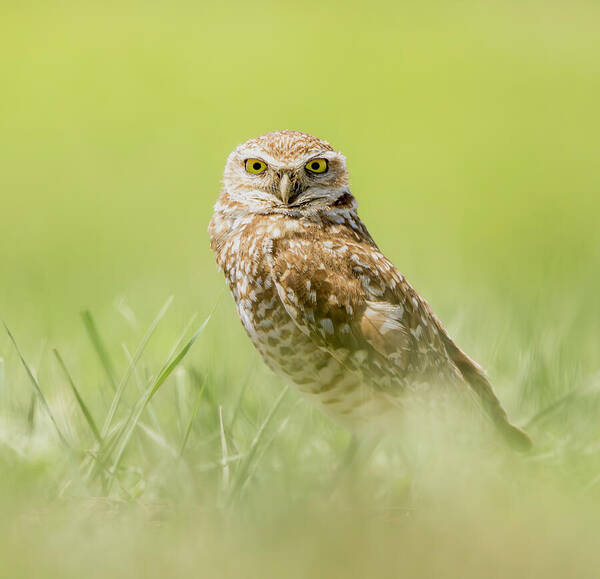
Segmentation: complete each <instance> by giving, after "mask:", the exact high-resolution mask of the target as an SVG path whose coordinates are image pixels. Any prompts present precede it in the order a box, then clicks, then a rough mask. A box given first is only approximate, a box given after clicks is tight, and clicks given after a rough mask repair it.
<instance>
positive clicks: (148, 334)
mask: <svg viewBox="0 0 600 579" xmlns="http://www.w3.org/2000/svg"><path fill="white" fill-rule="evenodd" d="M172 302H173V296H171V297H169V299H168V300H167V301H166V302H165V303H164V305H163V307H162V308H161V309H160V311H159V312H158V314H157V315H156V318H154V320H153V322H152V323H151V324H150V327H149V328H148V330H147V331H146V333H145V334H144V337H143V338H142V341H141V342H140V343H139V345H138V347H137V349H136V351H135V354H134V355H133V358H132V359H131V361H130V363H129V365H128V366H127V370H126V371H125V374H123V377H122V378H121V381H120V382H119V385H118V386H117V391H116V392H115V395H114V397H113V400H112V403H111V405H110V409H109V411H108V414H107V415H106V419H105V421H104V425H103V426H102V433H101V435H102V438H104V437H105V436H106V433H107V432H108V430H109V429H110V425H111V424H112V421H113V418H114V416H115V413H116V411H117V409H118V407H119V403H120V402H121V398H122V396H123V392H124V391H125V387H126V386H127V383H128V382H129V378H130V377H131V373H132V372H133V369H134V368H135V365H136V364H137V362H138V360H139V359H140V357H141V355H142V353H143V352H144V350H145V348H146V345H147V344H148V342H149V340H150V338H151V337H152V335H153V334H154V331H155V330H156V327H157V326H158V324H159V322H160V321H161V320H162V319H163V317H164V315H165V314H166V313H167V310H168V309H169V307H170V306H171V303H172Z"/></svg>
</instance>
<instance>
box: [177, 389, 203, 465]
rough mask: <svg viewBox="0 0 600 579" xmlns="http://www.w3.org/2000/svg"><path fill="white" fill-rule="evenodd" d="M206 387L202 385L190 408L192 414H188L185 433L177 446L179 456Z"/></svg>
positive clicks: (184, 445) (190, 430)
mask: <svg viewBox="0 0 600 579" xmlns="http://www.w3.org/2000/svg"><path fill="white" fill-rule="evenodd" d="M205 388H206V384H203V385H202V388H200V391H199V392H198V396H197V397H196V402H195V403H194V408H193V410H192V414H191V415H190V419H189V421H188V424H187V427H186V429H185V434H184V435H183V440H182V441H181V447H180V448H179V457H180V458H181V457H182V456H183V451H184V450H185V447H186V446H187V442H188V439H189V437H190V433H191V432H192V426H193V424H194V420H195V418H196V414H197V413H198V410H199V408H200V403H201V402H202V395H203V394H204V389H205Z"/></svg>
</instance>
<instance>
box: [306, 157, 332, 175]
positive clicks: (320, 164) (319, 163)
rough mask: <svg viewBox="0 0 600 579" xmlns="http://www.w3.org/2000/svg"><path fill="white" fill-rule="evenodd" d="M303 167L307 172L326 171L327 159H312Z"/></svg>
mask: <svg viewBox="0 0 600 579" xmlns="http://www.w3.org/2000/svg"><path fill="white" fill-rule="evenodd" d="M304 168H305V169H306V170H307V171H308V172H309V173H325V172H327V159H312V160H310V161H309V162H308V163H306V165H304Z"/></svg>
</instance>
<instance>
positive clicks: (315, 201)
mask: <svg viewBox="0 0 600 579" xmlns="http://www.w3.org/2000/svg"><path fill="white" fill-rule="evenodd" d="M223 184H224V190H225V191H226V192H227V195H228V196H229V198H230V199H231V200H232V201H235V202H237V203H240V204H241V205H242V206H244V207H245V208H246V209H247V210H250V211H253V210H254V211H267V212H268V211H275V212H286V211H295V212H297V211H303V210H310V209H314V208H315V207H319V206H321V207H322V206H325V205H326V204H327V203H329V202H331V201H333V200H335V199H337V198H338V197H340V196H342V195H344V193H348V175H347V172H346V159H345V157H344V156H343V155H342V154H341V153H338V152H336V151H334V150H333V147H332V146H331V145H330V144H329V143H328V142H327V141H323V140H322V139H318V138H317V137H313V136H311V135H308V134H306V133H301V132H299V131H274V132H272V133H267V134H265V135H261V136H259V137H256V138H254V139H250V140H249V141H247V142H245V143H244V144H242V145H239V146H238V147H237V148H236V149H235V150H234V151H233V152H232V153H231V155H229V157H228V159H227V163H226V165H225V173H224V175H223Z"/></svg>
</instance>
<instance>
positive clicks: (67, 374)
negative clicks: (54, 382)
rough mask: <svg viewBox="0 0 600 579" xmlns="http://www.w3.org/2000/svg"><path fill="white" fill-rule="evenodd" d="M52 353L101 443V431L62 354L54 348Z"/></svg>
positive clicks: (95, 436) (91, 428)
mask: <svg viewBox="0 0 600 579" xmlns="http://www.w3.org/2000/svg"><path fill="white" fill-rule="evenodd" d="M52 351H53V352H54V357H55V358H56V360H57V361H58V365H59V366H60V367H61V369H62V371H63V373H64V375H65V377H66V379H67V382H69V385H70V386H71V390H72V391H73V395H74V396H75V400H77V403H78V404H79V408H80V409H81V412H82V413H83V416H84V417H85V420H86V422H87V423H88V426H89V427H90V430H91V431H92V434H93V435H94V438H95V439H96V440H97V441H98V443H101V442H102V437H101V436H100V431H99V430H98V427H97V426H96V423H95V421H94V418H93V417H92V413H91V412H90V410H89V408H88V407H87V405H86V403H85V402H84V401H83V398H82V397H81V394H80V393H79V390H78V389H77V386H75V382H74V381H73V377H72V376H71V374H70V372H69V370H68V369H67V366H66V365H65V362H64V360H63V358H62V356H61V355H60V353H59V352H58V350H57V349H56V348H54V349H53V350H52Z"/></svg>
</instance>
